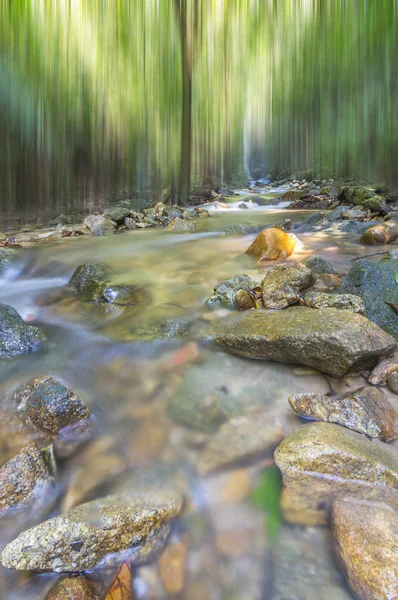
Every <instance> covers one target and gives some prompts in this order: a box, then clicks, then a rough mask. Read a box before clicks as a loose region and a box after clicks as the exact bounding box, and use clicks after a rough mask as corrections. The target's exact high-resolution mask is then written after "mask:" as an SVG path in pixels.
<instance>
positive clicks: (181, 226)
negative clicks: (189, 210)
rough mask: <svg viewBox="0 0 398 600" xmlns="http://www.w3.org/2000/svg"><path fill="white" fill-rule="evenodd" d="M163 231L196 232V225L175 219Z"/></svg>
mask: <svg viewBox="0 0 398 600" xmlns="http://www.w3.org/2000/svg"><path fill="white" fill-rule="evenodd" d="M165 231H196V223H194V222H193V221H185V220H184V219H180V218H179V217H175V218H174V219H173V220H172V221H170V223H169V224H168V225H167V227H165Z"/></svg>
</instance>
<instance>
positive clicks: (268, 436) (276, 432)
mask: <svg viewBox="0 0 398 600" xmlns="http://www.w3.org/2000/svg"><path fill="white" fill-rule="evenodd" d="M282 438H283V429H282V428H281V427H280V426H279V425H276V424H274V423H273V424H270V423H269V416H268V414H267V413H263V414H261V413H258V414H254V415H250V416H243V417H236V418H234V419H231V420H230V421H228V422H227V423H225V424H224V425H222V426H221V428H220V429H219V431H218V432H217V433H216V434H215V435H214V437H213V438H212V439H211V440H210V442H209V443H208V445H207V446H206V448H205V449H204V450H203V453H202V454H201V456H200V458H199V465H198V468H199V472H200V473H201V474H202V475H207V474H209V473H213V472H215V471H219V470H220V469H230V468H233V467H237V466H241V465H246V464H251V463H253V462H257V461H259V460H261V459H262V458H264V457H266V456H267V454H269V453H270V452H272V450H274V448H275V447H276V446H277V444H278V443H279V442H280V441H281V439H282Z"/></svg>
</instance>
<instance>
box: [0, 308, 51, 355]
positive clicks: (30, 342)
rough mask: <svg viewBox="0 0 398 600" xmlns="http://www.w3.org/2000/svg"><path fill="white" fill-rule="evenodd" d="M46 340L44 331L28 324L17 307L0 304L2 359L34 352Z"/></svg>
mask: <svg viewBox="0 0 398 600" xmlns="http://www.w3.org/2000/svg"><path fill="white" fill-rule="evenodd" d="M45 342H46V336H45V335H44V333H41V331H40V330H39V329H38V328H37V327H33V326H32V325H27V324H26V323H25V321H24V320H23V319H22V317H21V316H20V315H19V314H18V313H17V311H16V310H15V308H13V307H12V306H10V305H9V304H0V359H1V358H8V357H12V356H19V355H20V354H25V353H27V352H33V351H34V350H38V349H39V348H41V347H43V346H44V343H45Z"/></svg>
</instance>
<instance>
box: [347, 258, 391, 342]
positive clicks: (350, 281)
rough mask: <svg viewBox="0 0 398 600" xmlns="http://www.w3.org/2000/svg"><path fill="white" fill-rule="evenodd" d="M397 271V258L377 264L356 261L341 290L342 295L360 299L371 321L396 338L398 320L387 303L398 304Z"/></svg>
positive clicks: (364, 260)
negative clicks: (354, 296) (359, 297)
mask: <svg viewBox="0 0 398 600" xmlns="http://www.w3.org/2000/svg"><path fill="white" fill-rule="evenodd" d="M397 271H398V257H397V258H391V257H390V256H387V257H386V258H385V259H383V260H381V261H380V262H378V263H375V262H370V261H369V260H366V259H363V260H357V261H355V263H354V265H353V266H352V267H351V269H350V271H349V273H348V275H347V277H345V278H344V280H343V285H342V287H341V288H340V291H341V292H342V293H351V294H355V295H356V296H361V298H362V299H363V302H364V305H365V315H366V316H367V317H368V319H370V320H371V321H373V322H374V323H376V324H377V325H379V327H382V328H383V329H386V330H387V331H389V332H391V333H395V334H396V333H398V318H397V315H396V313H395V312H394V311H393V310H392V308H391V307H390V306H388V305H387V304H386V302H392V303H394V304H398V284H397V283H396V281H395V275H396V273H397Z"/></svg>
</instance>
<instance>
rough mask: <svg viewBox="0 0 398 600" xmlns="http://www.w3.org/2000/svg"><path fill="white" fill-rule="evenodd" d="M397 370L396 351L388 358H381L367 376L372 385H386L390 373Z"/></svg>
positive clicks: (397, 353)
mask: <svg viewBox="0 0 398 600" xmlns="http://www.w3.org/2000/svg"><path fill="white" fill-rule="evenodd" d="M397 371H398V351H396V352H394V353H393V354H392V355H391V356H389V357H388V358H383V359H382V360H381V361H380V362H379V363H378V364H377V365H376V366H375V368H374V369H373V371H372V372H371V374H370V375H369V377H368V381H369V383H371V384H372V385H386V384H387V380H388V379H389V377H390V375H392V374H393V373H396V372H397Z"/></svg>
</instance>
